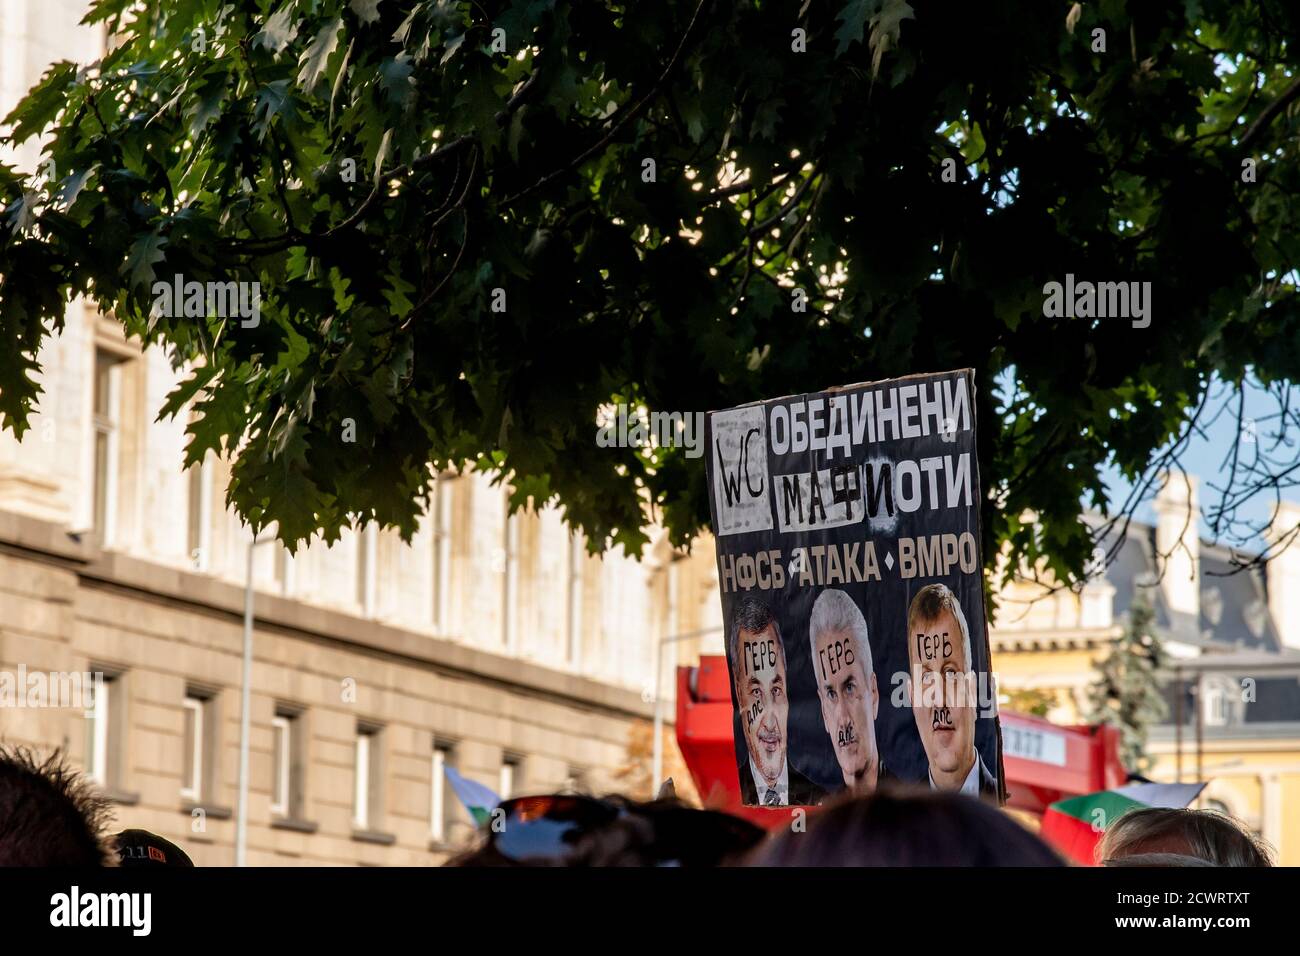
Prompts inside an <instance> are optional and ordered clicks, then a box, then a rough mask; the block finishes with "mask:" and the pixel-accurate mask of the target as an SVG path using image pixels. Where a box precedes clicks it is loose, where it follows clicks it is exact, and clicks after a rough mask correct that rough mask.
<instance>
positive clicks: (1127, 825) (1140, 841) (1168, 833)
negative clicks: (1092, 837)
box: [1097, 807, 1273, 866]
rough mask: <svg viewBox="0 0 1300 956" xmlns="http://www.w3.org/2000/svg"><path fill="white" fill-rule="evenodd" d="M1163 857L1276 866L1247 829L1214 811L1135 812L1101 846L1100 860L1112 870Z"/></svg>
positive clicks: (1160, 809)
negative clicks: (1130, 860) (1126, 862)
mask: <svg viewBox="0 0 1300 956" xmlns="http://www.w3.org/2000/svg"><path fill="white" fill-rule="evenodd" d="M1157 853H1164V854H1179V855H1181V856H1194V857H1197V858H1199V859H1202V860H1206V861H1208V862H1210V863H1212V864H1214V865H1215V866H1272V865H1273V864H1272V860H1271V859H1270V854H1269V852H1268V850H1267V848H1266V847H1264V846H1263V845H1262V844H1261V843H1260V842H1259V841H1258V840H1257V839H1256V838H1255V837H1254V836H1253V835H1252V834H1251V833H1250V832H1249V831H1248V830H1247V829H1246V828H1245V827H1244V826H1242V825H1241V824H1240V823H1238V822H1237V821H1236V820H1234V819H1232V817H1229V816H1227V815H1226V814H1222V813H1216V812H1215V811H1213V810H1183V809H1177V808H1174V809H1169V808H1164V807H1146V808H1144V809H1141V810H1130V811H1129V812H1128V813H1126V814H1124V815H1123V816H1122V817H1120V818H1119V819H1118V820H1116V821H1115V822H1114V823H1112V824H1111V825H1110V826H1109V827H1107V828H1106V832H1105V834H1104V835H1103V836H1102V838H1101V843H1099V844H1098V846H1097V859H1098V860H1100V861H1101V862H1103V863H1105V864H1106V865H1108V866H1109V865H1114V863H1115V862H1116V861H1121V860H1123V859H1124V858H1126V857H1131V856H1139V855H1150V854H1157Z"/></svg>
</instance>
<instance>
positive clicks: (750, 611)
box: [728, 597, 790, 785]
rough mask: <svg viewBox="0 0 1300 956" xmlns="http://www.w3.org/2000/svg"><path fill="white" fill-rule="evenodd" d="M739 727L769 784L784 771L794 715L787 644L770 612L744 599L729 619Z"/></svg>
mask: <svg viewBox="0 0 1300 956" xmlns="http://www.w3.org/2000/svg"><path fill="white" fill-rule="evenodd" d="M728 650H729V652H730V654H731V668H732V675H733V676H734V678H735V682H736V701H737V703H738V705H739V707H740V726H741V730H742V732H743V733H744V735H745V745H746V746H747V747H748V748H749V756H750V759H751V760H753V761H754V766H755V767H757V768H758V772H759V773H760V774H761V775H762V777H763V779H764V780H766V781H767V783H768V784H769V785H773V784H775V783H776V781H777V779H778V778H779V777H780V776H781V771H782V770H784V769H785V746H786V739H785V725H786V718H787V717H788V716H789V713H790V699H789V697H787V696H786V695H787V688H786V676H785V645H784V644H783V643H782V641H781V630H780V628H779V627H778V626H777V623H776V618H775V617H773V616H772V611H771V609H770V608H769V607H768V606H767V605H766V604H764V603H763V602H762V601H759V600H758V599H757V598H753V597H743V598H741V599H740V602H739V603H738V604H737V605H736V609H735V611H734V613H733V614H732V616H731V635H730V647H729V648H728Z"/></svg>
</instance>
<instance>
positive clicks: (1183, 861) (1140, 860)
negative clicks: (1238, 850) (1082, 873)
mask: <svg viewBox="0 0 1300 956" xmlns="http://www.w3.org/2000/svg"><path fill="white" fill-rule="evenodd" d="M1101 865H1102V866H1117V867H1122V868H1127V869H1135V870H1150V869H1160V868H1163V867H1167V866H1186V867H1192V868H1195V867H1198V866H1208V867H1210V868H1211V869H1213V867H1214V864H1213V863H1211V862H1210V861H1209V860H1202V859H1201V858H1200V857H1199V856H1186V855H1184V854H1182V853H1134V854H1133V855H1132V856H1117V857H1115V858H1114V859H1113V860H1103V861H1102V864H1101Z"/></svg>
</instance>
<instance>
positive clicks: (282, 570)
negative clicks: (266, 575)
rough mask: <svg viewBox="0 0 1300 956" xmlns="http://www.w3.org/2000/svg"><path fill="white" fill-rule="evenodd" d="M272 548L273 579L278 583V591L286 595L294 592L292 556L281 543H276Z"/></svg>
mask: <svg viewBox="0 0 1300 956" xmlns="http://www.w3.org/2000/svg"><path fill="white" fill-rule="evenodd" d="M274 548H275V580H276V581H277V582H278V583H279V585H280V593H281V594H283V595H284V596H285V597H288V596H290V595H291V594H293V592H294V579H295V575H294V556H293V555H292V554H290V553H289V549H288V548H286V547H285V546H284V545H283V544H279V543H276V544H275V545H274Z"/></svg>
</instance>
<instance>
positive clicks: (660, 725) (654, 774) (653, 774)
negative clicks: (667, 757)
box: [650, 627, 722, 793]
mask: <svg viewBox="0 0 1300 956" xmlns="http://www.w3.org/2000/svg"><path fill="white" fill-rule="evenodd" d="M721 631H722V628H720V627H706V628H702V629H700V630H698V631H687V632H686V633H685V634H671V635H669V636H668V637H663V638H660V639H659V647H658V650H657V653H656V654H655V730H654V734H655V740H654V760H653V762H652V764H651V771H650V778H651V779H650V790H651V792H652V793H653V792H656V791H657V790H658V788H659V785H660V784H661V783H663V774H664V741H663V736H664V700H663V697H664V695H663V679H664V648H665V647H667V646H668V645H669V644H676V643H678V642H680V641H689V640H691V639H692V638H696V637H704V636H705V635H708V634H718V633H720V632H721Z"/></svg>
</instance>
